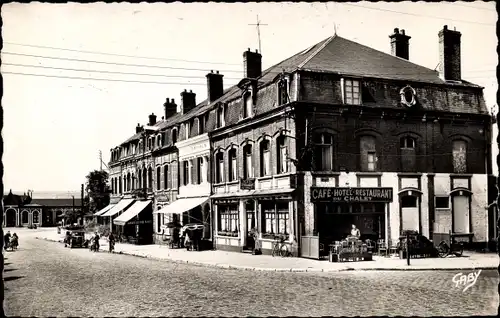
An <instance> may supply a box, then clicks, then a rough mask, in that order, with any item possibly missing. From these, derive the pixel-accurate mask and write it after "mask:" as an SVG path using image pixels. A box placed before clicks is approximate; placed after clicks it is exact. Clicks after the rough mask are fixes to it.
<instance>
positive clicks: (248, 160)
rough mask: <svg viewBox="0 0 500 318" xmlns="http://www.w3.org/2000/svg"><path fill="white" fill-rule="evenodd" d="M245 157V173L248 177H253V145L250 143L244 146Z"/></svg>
mask: <svg viewBox="0 0 500 318" xmlns="http://www.w3.org/2000/svg"><path fill="white" fill-rule="evenodd" d="M243 158H244V160H245V164H244V165H243V170H244V171H243V174H244V175H245V178H246V179H250V178H253V165H252V145H250V144H248V145H246V146H245V147H243Z"/></svg>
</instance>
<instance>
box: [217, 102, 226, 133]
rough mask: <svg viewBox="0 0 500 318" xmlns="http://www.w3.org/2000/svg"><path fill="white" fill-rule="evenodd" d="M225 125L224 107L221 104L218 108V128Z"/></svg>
mask: <svg viewBox="0 0 500 318" xmlns="http://www.w3.org/2000/svg"><path fill="white" fill-rule="evenodd" d="M224 125H225V121H224V107H222V106H221V107H219V108H217V128H220V127H223V126H224Z"/></svg>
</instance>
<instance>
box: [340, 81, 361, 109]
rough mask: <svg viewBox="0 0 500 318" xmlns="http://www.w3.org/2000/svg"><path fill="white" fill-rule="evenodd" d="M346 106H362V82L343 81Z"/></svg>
mask: <svg viewBox="0 0 500 318" xmlns="http://www.w3.org/2000/svg"><path fill="white" fill-rule="evenodd" d="M343 84H344V85H343V86H344V88H343V93H344V104H348V105H361V93H360V81H358V80H353V79H343Z"/></svg>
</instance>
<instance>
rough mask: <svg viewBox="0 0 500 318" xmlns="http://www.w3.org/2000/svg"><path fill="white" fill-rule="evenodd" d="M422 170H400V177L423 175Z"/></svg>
mask: <svg viewBox="0 0 500 318" xmlns="http://www.w3.org/2000/svg"><path fill="white" fill-rule="evenodd" d="M421 176H422V173H421V172H399V173H398V177H421Z"/></svg>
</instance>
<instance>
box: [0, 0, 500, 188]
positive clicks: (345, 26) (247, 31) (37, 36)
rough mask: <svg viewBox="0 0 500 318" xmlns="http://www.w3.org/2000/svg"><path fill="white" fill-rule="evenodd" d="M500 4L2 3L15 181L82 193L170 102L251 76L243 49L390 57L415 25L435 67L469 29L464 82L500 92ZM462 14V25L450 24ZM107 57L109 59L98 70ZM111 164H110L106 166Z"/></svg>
mask: <svg viewBox="0 0 500 318" xmlns="http://www.w3.org/2000/svg"><path fill="white" fill-rule="evenodd" d="M494 5H495V3H494V2H490V3H483V2H474V3H470V2H469V3H465V2H457V3H444V2H442V3H434V4H432V3H422V2H420V3H410V2H405V3H392V4H391V3H370V2H358V3H352V4H348V3H346V4H341V3H334V2H332V3H328V4H325V3H322V4H310V3H304V4H300V3H293V4H274V3H263V4H213V3H210V4H182V3H174V4H146V3H142V4H104V3H97V4H88V5H83V4H41V3H30V4H7V5H4V6H3V7H2V17H3V22H4V26H3V39H4V48H3V51H2V73H3V76H4V97H3V107H4V114H5V116H4V118H5V121H4V128H3V138H4V142H5V147H4V149H5V152H4V156H3V163H4V165H5V174H4V180H3V181H4V185H5V188H6V189H10V188H12V189H14V190H18V191H24V190H25V189H33V190H34V191H35V192H37V191H51V190H60V191H75V190H76V191H78V190H79V188H80V184H81V183H83V182H84V181H85V175H86V174H87V173H88V172H89V171H90V170H92V169H98V168H99V157H98V156H99V155H98V153H99V150H101V151H102V153H103V159H104V162H108V161H109V149H110V148H111V147H113V146H116V145H117V144H119V143H120V142H122V141H124V140H125V139H127V138H128V137H130V136H131V135H132V134H133V133H134V132H135V126H136V125H137V123H138V122H140V123H141V124H144V123H145V122H146V121H147V116H148V114H151V113H152V112H154V113H156V114H157V115H158V116H159V117H161V114H162V113H163V106H162V104H163V103H164V101H165V99H166V98H167V97H169V98H175V99H176V100H178V101H180V92H181V91H183V90H184V89H188V90H189V89H192V90H193V92H195V93H196V94H197V101H202V100H203V99H205V97H206V79H205V75H206V74H207V73H208V72H209V71H210V70H219V71H220V72H221V73H223V74H224V75H225V77H224V83H225V86H229V85H232V84H235V83H237V82H238V80H239V79H240V78H241V77H242V75H243V67H242V62H243V57H242V53H243V51H245V50H246V49H247V48H251V49H252V50H254V49H256V48H258V45H259V44H258V38H257V31H256V27H255V26H253V25H251V24H255V23H256V19H257V15H259V18H260V20H261V23H263V24H265V25H263V26H261V44H262V54H263V66H264V68H267V67H269V66H271V65H273V64H275V63H277V62H279V61H281V60H283V59H285V58H287V57H288V56H290V55H292V54H294V53H296V52H299V51H301V50H303V49H305V48H307V47H309V46H311V45H313V44H315V43H316V42H319V41H321V40H323V39H325V38H327V37H328V36H331V35H332V34H333V33H334V30H335V28H336V30H337V34H338V35H340V36H342V37H344V38H347V39H351V40H354V41H356V42H359V43H361V44H364V45H368V46H371V47H373V48H375V49H378V50H381V51H384V52H387V53H390V45H389V38H388V35H389V34H390V33H391V32H392V30H393V29H394V28H396V27H398V28H400V29H405V30H406V33H407V34H408V35H410V36H411V37H412V38H411V40H410V60H411V61H412V62H414V63H417V64H420V65H423V66H426V67H428V68H432V69H434V68H435V67H436V66H437V64H438V36H437V34H438V31H439V30H440V29H442V27H443V25H445V24H446V25H448V26H449V28H451V29H453V28H456V29H457V30H458V31H460V32H461V33H462V69H463V76H462V77H463V78H464V79H466V80H469V81H471V82H474V83H476V84H479V85H481V86H484V87H485V90H484V93H485V98H486V101H487V103H488V105H489V106H493V105H494V104H495V103H496V101H495V94H496V90H497V84H496V77H495V67H496V65H497V54H496V44H497V38H496V35H495V23H496V20H497V14H496V11H495V7H494ZM446 17H450V18H446ZM96 62H99V63H96ZM104 168H105V166H104Z"/></svg>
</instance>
